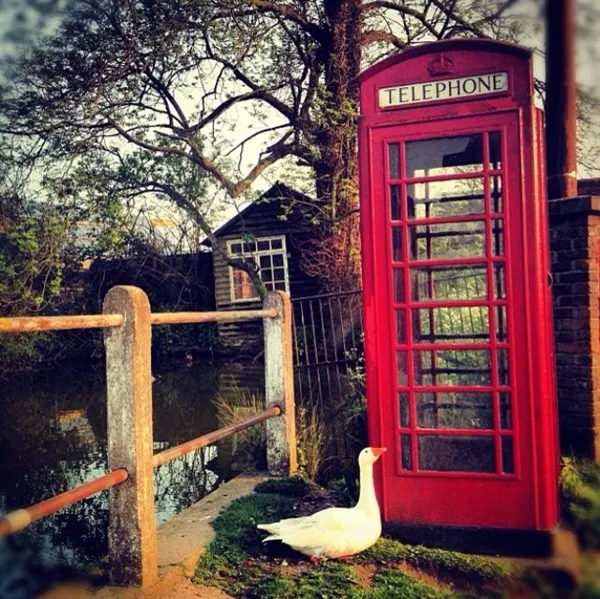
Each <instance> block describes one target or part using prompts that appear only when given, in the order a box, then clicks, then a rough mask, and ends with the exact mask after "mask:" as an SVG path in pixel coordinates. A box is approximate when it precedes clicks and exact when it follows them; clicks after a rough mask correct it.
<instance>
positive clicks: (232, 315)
mask: <svg viewBox="0 0 600 599" xmlns="http://www.w3.org/2000/svg"><path fill="white" fill-rule="evenodd" d="M258 318H262V319H263V323H264V330H265V352H264V355H265V398H266V409H265V410H264V411H263V412H261V413H260V414H257V415H255V416H251V417H249V418H246V419H245V420H242V421H240V422H237V423H234V424H232V425H229V426H226V427H223V428H221V429H219V430H217V431H213V432H211V433H208V434H206V435H203V436H201V437H198V438H196V439H193V440H192V441H188V442H186V443H183V444H181V445H178V446H177V447H172V448H170V449H167V450H165V451H163V452H161V453H159V454H156V455H153V453H152V382H151V381H152V374H151V365H150V359H151V354H150V337H151V326H152V325H163V324H180V323H202V322H232V321H239V320H250V319H258ZM291 327H292V316H291V306H290V301H289V298H288V296H287V295H286V294H285V293H282V292H281V291H274V292H270V293H268V294H267V297H266V298H265V301H264V303H263V309H262V310H248V311H240V310H236V311H231V312H204V313H202V312H180V313H173V314H163V313H159V314H151V312H150V304H149V302H148V298H147V296H146V294H145V293H144V292H143V291H142V290H141V289H138V288H136V287H130V286H118V287H113V288H112V289H111V290H110V291H109V292H108V293H107V295H106V297H105V300H104V306H103V313H102V314H97V315H80V316H52V317H19V318H0V333H27V332H33V331H51V330H65V329H84V328H103V329H104V343H105V347H106V391H107V417H108V427H107V429H108V469H109V471H110V472H109V473H108V474H105V475H104V476H101V477H99V478H97V479H95V480H93V481H91V482H88V483H85V484H83V485H80V486H79V487H76V488H75V489H71V490H69V491H66V492H65V493H61V494H60V495H56V496H55V497H52V498H50V499H47V500H45V501H42V502H40V503H37V504H35V505H33V506H30V507H28V508H25V509H20V510H16V511H15V512H12V513H10V514H7V515H5V516H2V517H0V536H3V535H6V534H10V533H12V532H17V531H19V530H22V529H23V528H25V527H26V526H28V525H29V524H30V523H31V522H34V521H36V520H39V519H40V518H43V517H45V516H48V515H50V514H53V513H55V512H57V511H58V510H60V509H63V508H64V507H67V506H69V505H72V504H74V503H76V502H78V501H81V500H82V499H85V498H87V497H90V496H91V495H94V494H95V493H98V492H100V491H102V490H105V489H110V494H109V511H110V513H111V518H110V523H109V531H108V545H109V558H110V566H109V575H110V579H111V582H112V584H115V585H121V586H124V585H125V586H126V585H139V586H147V585H149V584H151V583H152V582H154V581H155V580H156V578H157V576H158V562H157V546H156V545H157V534H156V522H155V518H154V474H153V469H154V468H155V467H156V466H159V465H161V464H164V463H165V462H168V461H170V460H173V459H175V458H177V457H180V456H182V455H185V454H186V453H188V452H190V451H193V450H195V449H198V448H200V447H205V446H207V445H209V444H211V443H214V442H216V441H217V440H220V439H224V438H225V437H228V436H230V435H232V434H234V433H236V432H238V431H241V430H244V429H246V428H248V427H250V426H253V425H255V424H258V423H260V422H265V421H266V424H267V465H268V469H269V471H270V472H271V473H273V474H284V473H285V474H287V473H290V472H293V471H295V470H296V440H295V417H294V395H293V364H292V343H291V339H292V337H291V335H292V333H291Z"/></svg>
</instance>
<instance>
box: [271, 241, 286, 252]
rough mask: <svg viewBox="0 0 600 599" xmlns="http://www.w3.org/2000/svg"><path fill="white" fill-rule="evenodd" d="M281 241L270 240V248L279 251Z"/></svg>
mask: <svg viewBox="0 0 600 599" xmlns="http://www.w3.org/2000/svg"><path fill="white" fill-rule="evenodd" d="M282 247H283V246H282V243H281V239H272V240H271V248H273V249H274V250H280V249H281V248H282Z"/></svg>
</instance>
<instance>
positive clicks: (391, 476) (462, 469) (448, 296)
mask: <svg viewBox="0 0 600 599" xmlns="http://www.w3.org/2000/svg"><path fill="white" fill-rule="evenodd" d="M542 122H543V121H542V114H541V111H540V110H538V109H537V108H536V107H535V106H534V103H533V78H532V60H531V54H530V52H529V51H528V50H525V49H523V48H520V47H516V46H513V45H509V44H504V43H498V42H491V41H483V40H449V41H442V42H434V43H431V44H427V45H424V46H420V47H417V48H413V49H410V50H407V51H405V52H403V53H402V54H401V55H399V56H394V57H391V58H389V59H387V60H384V61H382V62H380V63H379V64H376V65H375V66H373V67H371V68H370V69H368V70H367V71H366V72H365V73H363V75H362V76H361V115H360V125H359V135H360V176H361V179H360V193H361V223H362V224H361V226H362V231H361V235H362V252H363V285H364V311H365V331H366V333H365V335H366V351H367V396H368V411H369V435H370V441H371V444H372V445H375V446H379V445H383V446H386V447H387V448H388V453H387V454H386V456H385V459H384V460H382V462H383V463H382V466H381V471H380V478H379V480H378V484H379V491H380V498H381V504H382V511H383V518H384V521H385V522H386V523H387V524H388V525H395V527H396V529H399V530H402V529H403V527H404V530H409V529H410V530H413V531H414V530H418V528H419V526H422V525H426V526H427V527H429V529H430V527H431V526H432V525H439V526H440V527H443V526H449V527H461V528H464V527H466V529H467V530H468V529H469V528H471V529H473V528H474V527H479V528H483V529H490V528H491V529H496V532H498V533H499V532H502V531H504V532H507V531H514V532H523V531H529V532H531V531H546V530H549V529H551V528H552V527H553V526H554V525H555V524H556V521H557V478H558V447H557V435H556V426H557V425H556V407H555V394H554V369H553V343H552V319H551V301H550V299H551V298H550V290H549V256H548V254H549V250H548V231H547V214H546V198H545V191H544V182H545V176H544V170H543V169H544V160H543V147H542V146H543V130H542ZM393 527H394V526H392V528H393ZM388 528H389V527H388ZM489 532H490V531H489V530H488V531H486V534H488V536H489Z"/></svg>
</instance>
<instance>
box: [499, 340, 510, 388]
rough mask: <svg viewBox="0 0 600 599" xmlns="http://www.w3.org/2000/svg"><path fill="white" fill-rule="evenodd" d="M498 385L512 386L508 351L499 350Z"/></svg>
mask: <svg viewBox="0 0 600 599" xmlns="http://www.w3.org/2000/svg"><path fill="white" fill-rule="evenodd" d="M498 384H499V385H504V386H506V385H510V374H509V365H508V350H507V349H499V350H498Z"/></svg>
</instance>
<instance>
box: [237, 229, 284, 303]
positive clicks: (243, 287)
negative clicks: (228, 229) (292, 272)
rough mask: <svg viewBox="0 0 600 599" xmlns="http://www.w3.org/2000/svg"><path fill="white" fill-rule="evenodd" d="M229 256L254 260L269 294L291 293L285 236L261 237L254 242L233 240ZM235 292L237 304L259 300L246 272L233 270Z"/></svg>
mask: <svg viewBox="0 0 600 599" xmlns="http://www.w3.org/2000/svg"><path fill="white" fill-rule="evenodd" d="M227 246H228V253H229V256H230V257H232V258H247V257H252V258H254V260H255V262H256V263H257V264H258V266H259V268H260V271H259V276H260V278H261V280H262V282H263V284H264V286H265V289H266V290H267V291H274V290H281V291H287V260H286V250H285V241H284V239H283V238H282V237H265V238H262V237H261V238H257V239H255V240H252V241H244V242H242V241H229V242H228V243H227ZM231 273H232V274H231V293H232V300H233V301H247V300H256V299H259V294H258V292H257V291H256V288H255V287H254V284H253V283H252V279H251V277H250V276H249V275H248V273H246V272H245V271H242V270H239V269H234V268H231Z"/></svg>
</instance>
